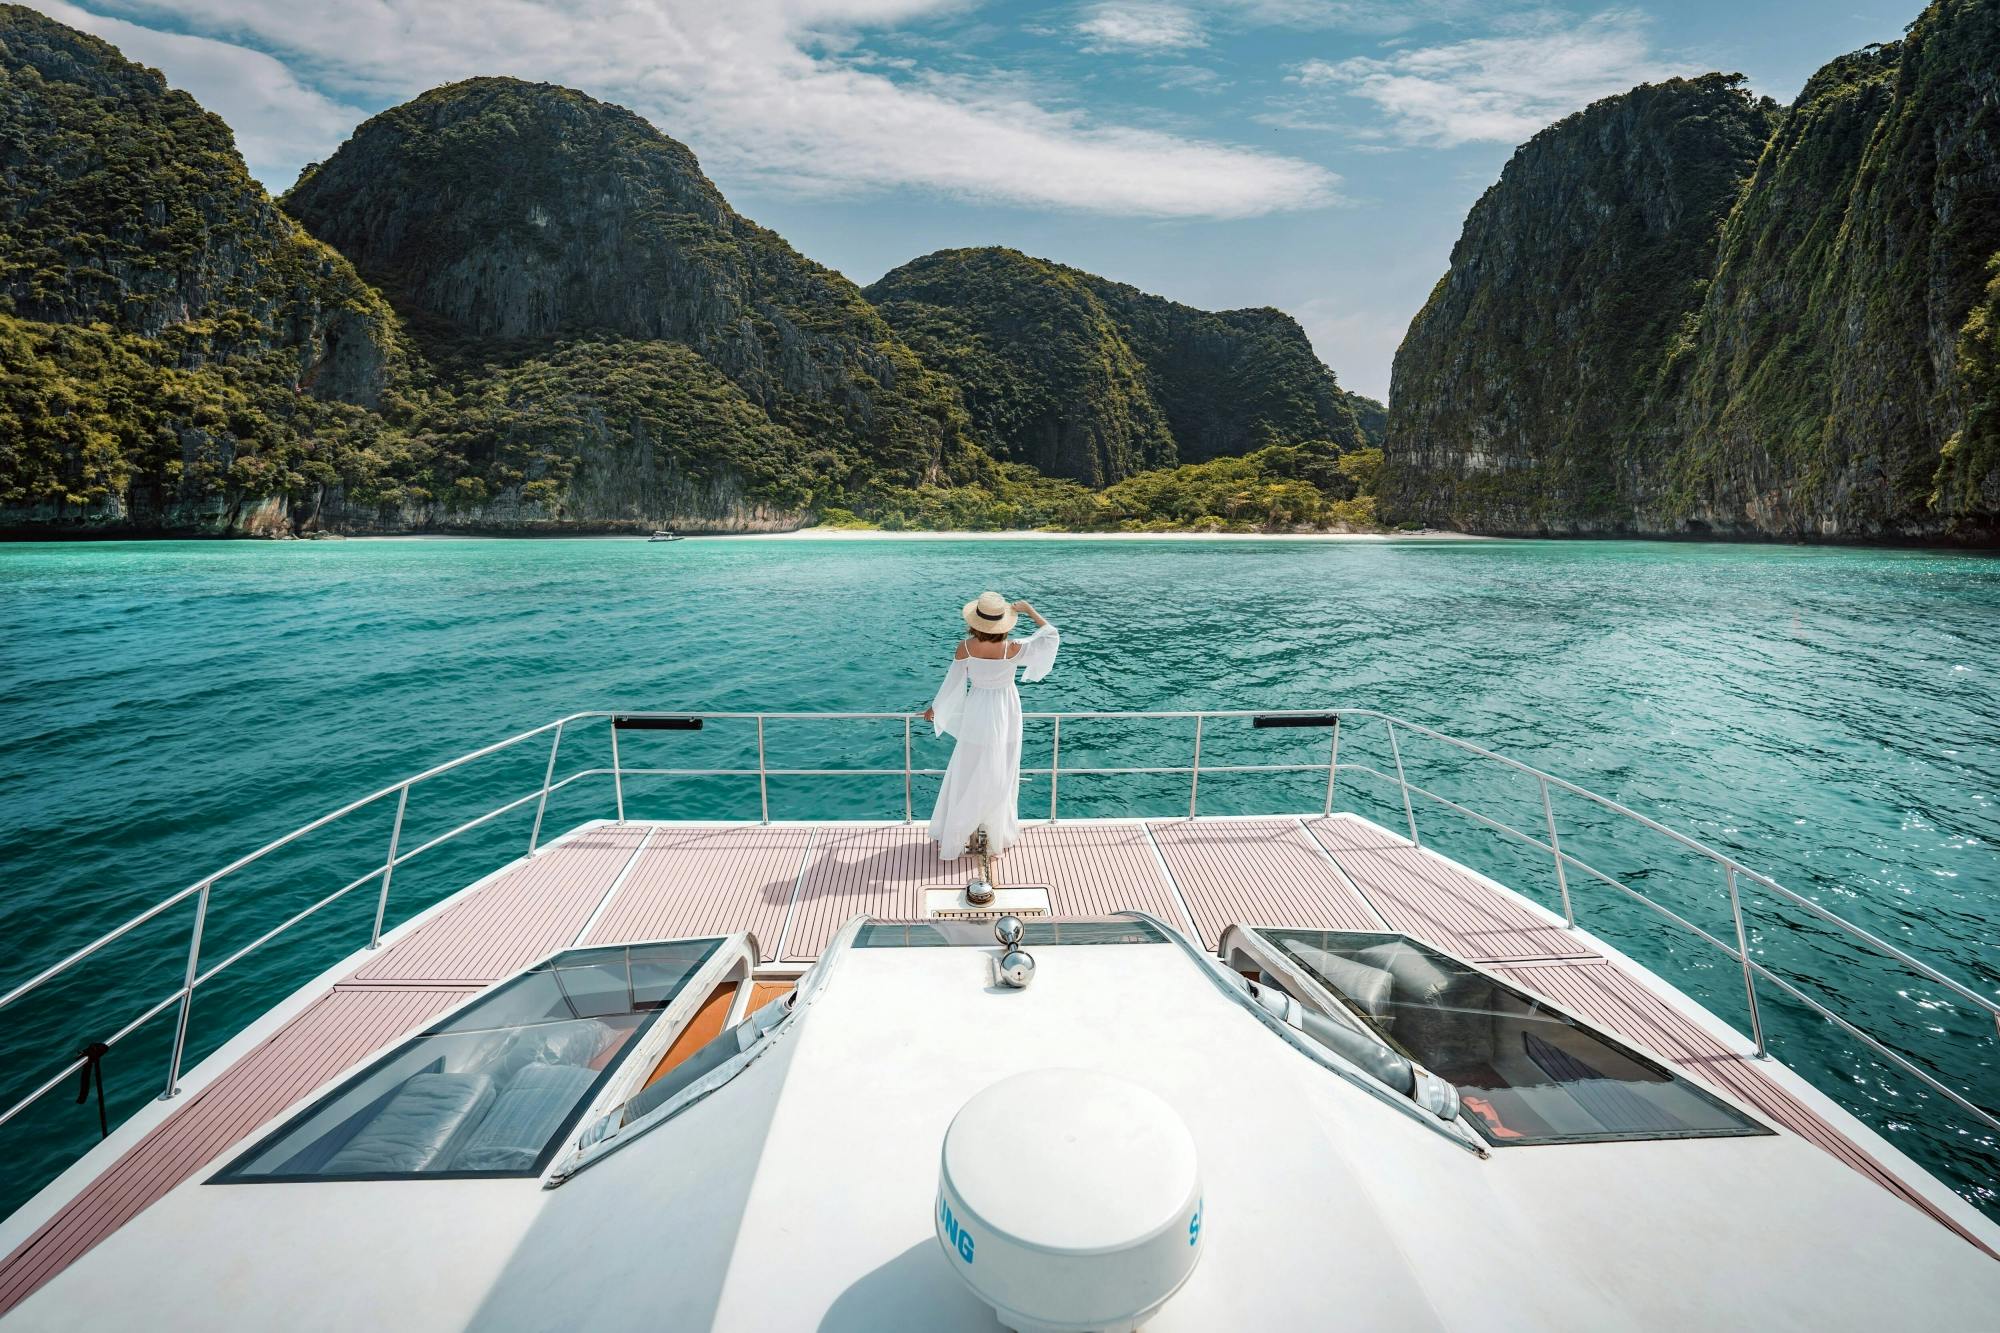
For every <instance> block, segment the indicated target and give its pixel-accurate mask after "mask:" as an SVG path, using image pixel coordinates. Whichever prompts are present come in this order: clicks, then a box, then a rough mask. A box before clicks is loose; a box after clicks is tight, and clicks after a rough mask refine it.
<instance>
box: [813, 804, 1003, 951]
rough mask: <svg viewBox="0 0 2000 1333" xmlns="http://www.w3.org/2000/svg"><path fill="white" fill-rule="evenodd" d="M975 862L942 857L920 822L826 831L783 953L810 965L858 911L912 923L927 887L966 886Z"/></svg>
mask: <svg viewBox="0 0 2000 1333" xmlns="http://www.w3.org/2000/svg"><path fill="white" fill-rule="evenodd" d="M972 865H973V862H972V858H970V857H961V858H960V859H958V860H956V861H940V860H939V859H938V854H937V847H936V845H935V844H933V843H932V842H931V840H930V839H929V838H928V837H926V836H925V835H924V829H923V826H922V825H920V824H891V825H886V826H879V827H873V828H844V827H838V826H834V827H828V828H823V829H821V830H820V833H819V840H818V841H817V842H816V843H814V844H813V858H812V864H811V865H810V866H808V867H807V868H806V874H805V879H804V880H803V881H802V882H801V883H800V885H799V901H798V906H797V908H796V909H794V911H793V913H792V923H791V929H790V934H789V936H788V941H787V943H786V945H785V958H786V959H787V960H788V961H794V962H805V961H808V960H810V959H813V958H817V957H819V954H820V951H821V950H822V949H824V948H825V947H826V942H827V941H828V940H830V939H832V938H833V936H834V932H836V931H838V930H839V929H840V927H841V926H842V924H843V923H845V922H846V921H847V919H848V918H849V917H851V916H853V915H855V914H856V913H857V912H866V913H867V914H868V915H870V916H878V917H881V918H883V919H884V920H889V921H910V920H914V919H915V918H917V917H920V916H922V915H923V909H924V903H923V890H924V886H926V885H930V884H950V883H960V884H962V883H964V882H965V878H966V876H967V875H969V874H970V873H971V870H972Z"/></svg>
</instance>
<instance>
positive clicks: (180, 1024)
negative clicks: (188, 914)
mask: <svg viewBox="0 0 2000 1333" xmlns="http://www.w3.org/2000/svg"><path fill="white" fill-rule="evenodd" d="M214 885H215V881H214V880H212V879H211V880H203V881H202V885H201V893H200V894H199V895H198V896H197V897H196V898H195V905H194V930H193V932H192V933H191V934H190V936H189V938H188V965H187V976H186V978H185V979H183V980H182V982H181V1012H180V1016H179V1017H178V1018H176V1019H175V1020H174V1049H173V1053H172V1054H171V1055H169V1056H168V1057H167V1086H166V1090H165V1091H164V1092H162V1093H161V1094H160V1100H161V1101H163V1102H164V1101H167V1100H168V1099H170V1098H171V1097H172V1096H173V1095H174V1092H175V1090H176V1089H177V1088H179V1086H180V1081H181V1056H182V1054H183V1053H185V1052H186V1050H187V1035H188V1010H189V1009H191V1008H193V1006H194V979H195V978H196V977H198V976H200V975H201V932H202V928H203V927H204V926H206V925H207V924H208V891H209V889H211V888H212V887H214Z"/></svg>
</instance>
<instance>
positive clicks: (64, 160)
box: [0, 5, 1374, 536]
mask: <svg viewBox="0 0 2000 1333" xmlns="http://www.w3.org/2000/svg"><path fill="white" fill-rule="evenodd" d="M350 260H351V261H352V262H351V263H350ZM1064 272H1069V271H1067V270H1065V271H1064ZM1074 281H1075V282H1076V283H1077V284H1078V288H1077V289H1078V290H1079V291H1081V292H1082V293H1083V295H1082V298H1081V299H1082V301H1083V304H1084V305H1085V306H1086V307H1087V308H1088V309H1089V311H1090V312H1092V313H1091V318H1093V319H1097V320H1099V321H1100V322H1101V324H1102V327H1103V329H1104V330H1107V331H1108V336H1109V337H1110V338H1111V339H1112V340H1113V341H1115V342H1116V343H1117V345H1118V347H1119V348H1120V351H1119V352H1118V357H1119V358H1120V361H1121V365H1122V370H1120V371H1119V373H1118V375H1114V376H1113V377H1112V379H1111V381H1110V382H1109V388H1108V390H1107V392H1109V393H1110V394H1111V395H1113V396H1116V397H1118V398H1119V400H1120V402H1121V404H1122V406H1121V407H1120V408H1119V409H1117V410H1112V409H1107V408H1106V406H1105V404H1104V402H1103V401H1101V400H1100V395H1098V394H1097V393H1095V392H1094V391H1091V392H1083V393H1080V394H1077V395H1075V396H1074V397H1072V398H1071V399H1069V400H1067V401H1066V402H1065V403H1063V404H1061V405H1060V407H1059V410H1058V411H1057V413H1056V416H1055V417H1054V418H1053V419H1052V420H1051V421H1049V422H1048V429H1049V430H1050V431H1052V432H1053V433H1054V434H1055V435H1056V436H1058V437H1062V438H1069V437H1072V436H1079V435H1081V436H1090V435H1091V434H1092V433H1093V432H1097V433H1101V434H1112V433H1116V432H1117V431H1123V432H1125V433H1126V435H1127V436H1129V437H1130V438H1131V440H1132V441H1133V443H1132V444H1131V446H1130V448H1129V449H1125V448H1122V447H1121V449H1116V450H1111V451H1110V453H1108V454H1107V455H1106V456H1107V457H1109V458H1112V459H1113V460H1114V461H1113V462H1112V464H1111V465H1109V466H1106V467H1102V468H1100V469H1097V470H1095V471H1090V470H1084V469H1079V470H1077V472H1076V475H1078V476H1082V477H1086V478H1087V479H1088V480H1089V481H1091V482H1092V483H1094V484H1093V485H1090V486H1084V485H1078V484H1077V483H1075V482H1073V481H1069V480H1066V479H1064V478H1060V477H1045V476H1043V475H1041V474H1040V473H1038V472H1037V471H1036V470H1035V469H1034V468H1032V467H1030V466H1027V465H1026V464H1025V463H1023V462H1019V461H1008V460H1017V459H1020V458H1022V457H1024V456H1025V455H1024V454H1023V453H1022V451H1020V450H1019V449H1016V448H1014V447H1013V441H1012V440H1011V439H1010V438H1007V437H1004V436H1003V435H1002V434H1001V433H1000V432H998V431H996V430H995V429H994V427H993V418H975V416H974V415H972V414H970V413H968V411H967V406H966V404H967V400H968V398H970V399H971V400H973V401H974V402H977V403H981V404H982V405H984V404H989V403H990V402H991V401H992V400H991V397H990V395H989V396H985V397H982V393H983V391H984V389H985V387H986V386H984V385H983V384H980V383H973V382H962V381H961V380H960V379H959V378H957V377H956V376H955V375H954V373H953V372H954V371H956V370H960V369H964V370H966V371H968V372H970V373H983V371H984V370H985V369H986V367H984V366H979V365H971V364H966V365H963V366H961V365H958V364H955V363H954V364H945V363H943V362H940V363H937V364H927V363H926V361H925V359H924V357H923V356H921V355H919V353H918V351H917V350H916V349H914V348H913V347H912V345H911V343H910V341H908V340H906V339H905V338H904V337H903V336H901V335H900V334H899V333H898V331H897V330H896V329H895V328H894V327H892V325H891V323H890V322H889V321H887V320H885V319H884V317H883V315H882V314H881V313H880V312H879V311H878V310H877V309H876V307H875V306H874V305H872V304H871V303H870V302H869V301H868V300H867V299H866V298H865V297H864V296H863V294H862V293H861V291H860V290H859V289H858V288H857V287H856V286H855V285H854V284H853V283H852V282H850V281H848V280H847V279H846V278H844V277H842V276H841V275H839V274H838V273H835V272H832V271H831V270H829V269H826V268H824V267H822V266H820V265H818V264H815V263H813V262H812V261H811V260H808V259H806V258H805V257H804V256H802V255H800V254H799V253H798V252H797V251H795V250H794V249H792V247H791V246H789V245H788V244H786V242H785V241H784V239H783V238H782V237H779V236H777V235H776V234H774V233H773V232H771V231H769V230H767V229H765V228H762V227H759V226H757V225H756V224H755V223H753V222H751V221H749V220H748V219H746V218H744V217H742V216H741V215H740V214H738V213H736V212H735V210H733V209H732V208H731V207H730V206H729V203H728V202H727V201H726V200H725V199H724V198H723V197H722V195H721V194H720V193H719V192H718V191H717V190H716V188H715V186H714V185H713V184H712V183H711V182H710V181H709V180H708V179H707V177H706V176H705V175H703V173H702V171H701V167H700V165H699V163H698V162H697V161H696V160H695V157H694V154H693V153H691V152H690V151H689V150H688V149H687V148H686V147H685V146H683V145H682V144H679V143H677V142H675V141H674V140H673V139H671V138H669V137H667V136H666V135H664V134H662V133H660V132H659V131H658V130H657V129H655V128H654V127H653V126H652V125H651V124H650V123H648V122H647V121H645V120H644V119H642V118H641V117H639V116H636V115H634V114H633V113H631V112H629V111H626V110H624V109H622V108H619V107H615V106H610V105H607V104H605V103H602V102H598V101H595V100H594V99H592V98H589V97H586V96H584V95H583V94H581V93H577V92H574V91H572V90H570V89H566V88H558V87H554V86H551V85H547V84H531V83H524V82H521V81H519V80H515V79H503V78H483V79H473V80H470V81H467V82H464V83H459V84H452V85H449V86H446V87H443V88H437V89H433V90H432V91H430V92H428V93H425V94H423V95H422V96H420V97H418V98H416V99H415V100H413V101H411V102H409V103H407V104H405V105H402V106H398V107H395V108H392V109H391V110H388V111H385V112H383V113H382V114H380V115H378V116H375V117H373V118H372V119H370V120H369V121H367V122H366V123H365V124H363V125H362V126H360V127H359V128H358V129H357V130H356V131H355V132H354V135H353V137H352V138H351V139H349V140H348V142H347V143H346V144H344V145H343V146H342V147H341V148H340V149H339V150H338V151H337V152H336V153H334V155H333V156H332V157H331V158H329V159H328V160H327V161H326V162H323V163H319V164H315V165H314V166H312V167H309V168H308V169H307V170H306V171H305V173H303V175H302V176H301V178H300V180H299V182H298V184H297V185H296V186H295V187H294V188H293V189H292V190H291V191H290V192H289V193H288V194H287V195H286V197H285V199H284V200H283V207H282V209H281V208H280V207H279V206H278V205H276V204H274V203H273V202H272V201H271V199H270V198H269V197H268V196H267V195H266V194H265V192H264V191H263V189H262V188H261V187H260V186H258V185H257V183H256V182H254V181H253V180H251V179H250V177H249V176H248V174H247V173H246V172H245V170H244V168H243V163H242V160H241V159H240V157H239V156H238V155H237V153H236V150H235V147H234V143H233V140H232V138H231V135H230V132H229V129H228V127H227V126H225V125H224V124H223V123H222V121H220V120H219V119H217V118H216V117H214V116H212V115H210V114H208V113H206V112H204V111H203V110H202V109H201V108H200V107H199V106H198V105H196V103H195V102H194V101H193V100H192V99H191V98H189V97H188V96H186V95H185V94H183V93H179V92H175V91H173V90H171V89H169V88H168V87H167V86H166V84H165V82H164V81H163V80H162V79H161V77H160V76H159V75H158V74H157V73H156V72H154V71H152V70H149V69H146V68H144V67H142V66H139V65H135V64H132V63H131V62H129V61H127V60H125V59H124V58H123V57H121V56H120V55H119V54H118V52H117V51H116V50H115V49H113V48H112V47H110V46H109V45H107V44H105V43H104V42H102V41H99V40H97V39H96V38H93V37H89V36H86V35H84V34H82V33H78V32H75V31H73V30H71V29H68V28H66V27H64V26H62V25H61V24H58V23H56V22H54V21H52V20H50V19H48V18H46V17H44V16H42V15H40V14H38V13H36V12H34V11H32V10H29V9H25V8H22V7H19V6H12V5H0V532H9V533H13V534H16V535H36V534H43V533H104V534H119V533H221V534H242V533H257V534H261V535H274V536H275V535H293V534H311V533H315V532H399V531H454V530H459V531H513V532H520V531H557V532H560V531H574V530H633V529H644V528H648V527H651V526H654V525H661V524H665V525H672V526H675V527H679V528H684V529H689V530H697V531H745V530H754V529H759V528H788V527H797V526H800V525H802V524H806V523H811V522H814V521H828V522H839V523H851V522H868V521H872V522H877V523H881V524H884V525H887V526H925V527H936V526H951V527H1005V526H1036V525H1053V526H1066V527H1101V526H1204V527H1215V526H1220V527H1231V528H1253V527H1259V526H1280V527H1290V526H1300V525H1304V526H1311V525H1315V524H1319V523H1327V522H1335V523H1343V524H1352V523H1363V524H1365V523H1367V522H1369V521H1370V516H1371V514H1372V508H1371V506H1372V500H1371V499H1370V498H1369V497H1368V496H1367V495H1365V494H1363V493H1362V491H1363V481H1364V480H1366V481H1369V482H1372V478H1373V476H1374V466H1373V458H1374V455H1372V454H1368V453H1366V452H1365V451H1362V452H1360V453H1356V454H1355V456H1354V457H1352V458H1343V457H1342V456H1341V455H1340V453H1339V450H1340V449H1341V448H1342V447H1347V448H1349V449H1350V451H1352V450H1353V446H1356V445H1359V444H1360V443H1362V435H1361V432H1360V431H1359V429H1358V428H1357V427H1356V426H1355V424H1354V417H1353V412H1352V410H1351V409H1350V408H1349V407H1348V406H1347V399H1346V397H1345V395H1341V394H1340V393H1339V391H1338V390H1337V388H1335V387H1334V382H1333V376H1332V373H1331V372H1330V371H1328V370H1327V369H1326V368H1325V367H1324V366H1322V365H1320V364H1319V362H1318V360H1317V359H1316V358H1315V357H1313V355H1312V353H1311V350H1310V348H1309V347H1307V346H1306V345H1305V342H1304V339H1303V337H1302V336H1301V335H1300V334H1299V333H1298V329H1297V326H1296V325H1294V324H1292V323H1291V321H1290V320H1288V319H1286V318H1285V317H1284V316H1282V315H1279V314H1277V313H1276V312H1272V311H1249V312H1236V313H1233V314H1226V315H1209V314H1207V313H1206V312H1201V311H1191V310H1187V309H1186V308H1184V307H1179V306H1173V305H1171V304H1170V303H1168V302H1164V301H1159V300H1158V299H1157V298H1152V297H1147V296H1144V295H1142V294H1141V293H1138V292H1136V291H1133V290H1132V289H1130V288H1120V287H1117V286H1116V285H1115V284H1112V283H1108V282H1104V281H1103V280H1101V279H1096V278H1089V277H1088V276H1087V275H1081V274H1078V275H1074ZM1189 329H1192V331H1193V333H1192V338H1191V339H1190V337H1189V336H1187V334H1188V330H1189ZM1191 342H1198V343H1201V344H1202V346H1201V348H1200V349H1194V348H1192V347H1191V346H1190V343H1191ZM1267 363H1268V364H1267ZM1120 376H1122V378H1120ZM1064 413H1070V414H1074V417H1075V420H1074V421H1071V420H1066V419H1064V416H1063V414H1064ZM1107 423H1110V424H1107ZM1294 445H1297V446H1299V447H1297V448H1294V447H1293V446H1294ZM1265 446H1270V447H1265ZM996 455H997V457H996ZM1219 455H1229V456H1227V457H1221V456H1219ZM1235 455H1245V456H1246V457H1243V458H1238V457H1236V456H1235ZM1189 460H1203V461H1202V462H1201V465H1200V466H1199V467H1196V468H1194V469H1193V470H1188V469H1185V468H1177V467H1176V465H1177V464H1181V463H1185V462H1188V461H1189ZM1206 460H1213V464H1214V465H1213V466H1211V465H1210V463H1209V462H1208V461H1206ZM1148 467H1154V468H1158V469H1159V470H1158V471H1155V472H1145V471H1142V469H1144V468H1148ZM1120 479H1129V480H1130V481H1132V482H1133V483H1134V484H1132V485H1130V486H1128V487H1126V488H1125V489H1123V490H1118V491H1115V492H1112V491H1105V490H1103V489H1102V486H1103V484H1104V483H1106V482H1110V481H1116V480H1120Z"/></svg>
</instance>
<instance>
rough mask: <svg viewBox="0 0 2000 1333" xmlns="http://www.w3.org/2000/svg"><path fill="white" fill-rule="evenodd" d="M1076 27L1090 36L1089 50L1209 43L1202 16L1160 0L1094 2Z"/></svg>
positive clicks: (1173, 48) (1153, 48) (1175, 48)
mask: <svg viewBox="0 0 2000 1333" xmlns="http://www.w3.org/2000/svg"><path fill="white" fill-rule="evenodd" d="M1076 30H1077V32H1079V33H1080V34H1082V35H1083V36H1084V37H1086V38H1088V39H1089V45H1088V46H1086V47H1085V48H1084V49H1085V50H1086V51H1179V50H1184V49H1186V48H1188V47H1191V46H1206V45H1207V44H1208V34H1207V33H1206V32H1204V31H1203V30H1202V26H1201V19H1200V18H1198V17H1197V16H1196V15H1195V14H1193V13H1192V12H1190V11H1188V10H1186V9H1183V8H1181V7H1180V6H1179V5H1169V4H1160V3H1157V0H1106V3H1103V4H1096V5H1092V6H1091V7H1090V9H1089V10H1088V11H1087V14H1086V16H1085V18H1084V19H1083V20H1082V21H1081V22H1079V23H1078V24H1077V25H1076Z"/></svg>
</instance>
